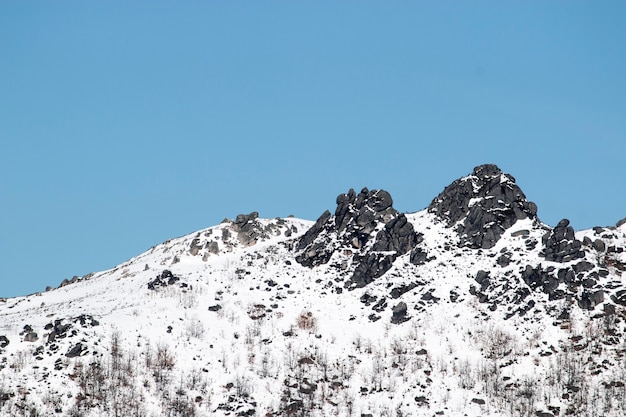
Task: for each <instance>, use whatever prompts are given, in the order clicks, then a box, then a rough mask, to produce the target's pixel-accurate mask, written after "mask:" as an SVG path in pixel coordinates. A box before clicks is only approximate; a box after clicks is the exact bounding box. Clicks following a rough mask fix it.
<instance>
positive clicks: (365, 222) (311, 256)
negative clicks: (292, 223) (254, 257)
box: [296, 188, 422, 288]
mask: <svg viewBox="0 0 626 417" xmlns="http://www.w3.org/2000/svg"><path fill="white" fill-rule="evenodd" d="M421 241H422V235H421V234H419V233H416V232H415V230H414V228H413V225H412V224H411V223H410V222H408V220H407V218H406V216H405V215H404V214H402V213H399V212H398V211H397V210H396V209H394V208H393V200H392V198H391V195H389V193H388V192H387V191H385V190H371V191H370V190H368V189H367V188H364V189H362V190H361V192H360V193H359V194H356V192H355V191H354V190H352V189H351V190H350V191H349V192H348V193H346V194H340V195H339V196H338V197H337V208H336V210H335V214H334V215H331V213H330V212H329V211H325V212H324V213H323V214H322V215H321V216H320V218H319V219H317V221H316V222H315V224H314V225H313V227H311V228H310V229H309V230H308V231H307V232H306V233H305V234H304V235H303V236H302V237H301V238H300V240H299V241H298V244H297V247H296V249H297V251H298V255H297V256H296V261H297V262H299V263H300V264H301V265H304V266H307V267H315V266H318V265H322V264H326V263H328V262H329V260H330V259H331V257H332V256H333V254H334V253H336V252H338V251H344V252H345V253H350V254H351V255H352V257H351V261H352V262H351V265H353V268H354V269H353V272H352V276H351V277H350V278H349V279H348V281H347V282H346V286H347V287H349V288H357V287H364V286H365V285H367V284H369V283H370V282H372V281H373V280H374V279H376V278H378V277H380V276H382V275H383V274H384V273H385V272H387V271H388V270H389V269H390V268H391V266H392V264H393V261H394V260H395V259H396V258H397V257H398V256H401V255H404V254H406V253H409V252H411V251H418V248H417V246H418V244H419V243H420V242H421ZM415 258H416V259H417V260H421V257H420V256H415Z"/></svg>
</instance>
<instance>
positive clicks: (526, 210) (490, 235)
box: [428, 164, 537, 249]
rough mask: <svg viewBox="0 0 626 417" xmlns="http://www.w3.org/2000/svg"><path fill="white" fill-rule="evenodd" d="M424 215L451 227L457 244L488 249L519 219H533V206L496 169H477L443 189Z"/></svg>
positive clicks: (488, 166) (490, 166) (504, 175)
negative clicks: (455, 231)
mask: <svg viewBox="0 0 626 417" xmlns="http://www.w3.org/2000/svg"><path fill="white" fill-rule="evenodd" d="M428 211H429V212H431V213H434V214H436V215H437V216H438V217H440V218H441V219H442V220H444V221H445V222H446V223H447V224H448V226H451V227H455V228H456V230H457V232H458V234H459V236H460V238H461V243H462V244H464V245H467V246H470V247H472V248H483V249H488V248H492V247H493V246H494V245H495V244H496V242H497V241H498V240H499V239H500V236H502V233H504V231H505V230H507V229H508V228H510V227H511V226H512V225H513V224H515V222H517V221H518V220H521V219H525V218H530V219H536V216H537V206H536V205H535V204H534V203H532V202H529V201H527V200H526V196H525V195H524V193H523V192H522V190H521V189H520V188H519V187H518V186H517V184H516V183H515V178H513V176H511V175H509V174H504V173H503V172H502V171H501V170H500V168H498V167H497V166H496V165H489V164H487V165H480V166H478V167H476V168H474V171H473V172H472V174H471V175H470V176H468V177H465V178H461V179H458V180H456V181H454V182H453V183H452V184H450V185H449V186H448V187H446V188H445V189H444V190H443V192H442V193H441V194H439V195H438V196H437V197H436V198H435V199H434V200H433V201H432V203H431V204H430V205H429V206H428Z"/></svg>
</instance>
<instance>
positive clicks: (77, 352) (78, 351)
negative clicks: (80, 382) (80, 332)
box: [65, 342, 87, 358]
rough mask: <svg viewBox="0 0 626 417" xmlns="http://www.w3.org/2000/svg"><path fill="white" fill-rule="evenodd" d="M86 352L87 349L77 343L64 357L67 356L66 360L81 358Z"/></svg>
mask: <svg viewBox="0 0 626 417" xmlns="http://www.w3.org/2000/svg"><path fill="white" fill-rule="evenodd" d="M86 350H87V347H85V346H83V344H82V343H80V342H78V343H76V344H75V345H74V346H73V347H72V348H71V349H70V350H69V351H68V352H67V353H66V354H65V356H67V357H68V358H75V357H77V356H82V355H83V353H84V352H85V351H86Z"/></svg>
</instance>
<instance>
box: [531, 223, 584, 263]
mask: <svg viewBox="0 0 626 417" xmlns="http://www.w3.org/2000/svg"><path fill="white" fill-rule="evenodd" d="M542 243H543V246H544V249H543V251H542V255H543V256H544V257H545V258H546V261H553V262H569V261H571V260H574V259H579V258H582V257H584V256H585V253H584V252H583V251H582V242H581V241H579V240H576V238H575V237H574V229H573V228H572V227H571V226H570V225H569V220H567V219H563V220H561V221H560V222H559V223H558V224H557V225H556V227H555V228H554V229H552V230H551V231H549V232H547V233H546V234H545V235H544V236H543V239H542Z"/></svg>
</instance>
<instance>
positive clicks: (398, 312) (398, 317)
mask: <svg viewBox="0 0 626 417" xmlns="http://www.w3.org/2000/svg"><path fill="white" fill-rule="evenodd" d="M406 311H407V305H406V303H405V302H404V301H400V302H399V303H398V304H396V305H395V306H394V307H392V308H391V312H392V316H391V322H392V323H394V324H399V323H403V322H405V321H407V320H408V319H409V317H407V315H406Z"/></svg>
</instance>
